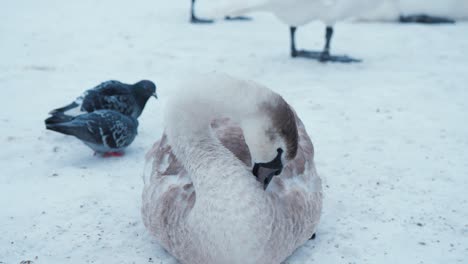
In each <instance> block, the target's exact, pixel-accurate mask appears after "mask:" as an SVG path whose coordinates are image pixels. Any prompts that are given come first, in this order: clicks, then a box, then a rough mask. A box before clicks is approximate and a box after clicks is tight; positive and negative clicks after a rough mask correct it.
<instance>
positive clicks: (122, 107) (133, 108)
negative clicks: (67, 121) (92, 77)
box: [46, 80, 158, 124]
mask: <svg viewBox="0 0 468 264" xmlns="http://www.w3.org/2000/svg"><path fill="white" fill-rule="evenodd" d="M151 96H154V97H155V98H158V97H157V95H156V85H154V83H153V82H151V81H146V80H143V81H140V82H137V83H135V84H133V85H130V84H125V83H121V82H119V81H107V82H103V83H101V84H100V85H98V86H96V87H94V88H93V89H90V90H87V91H86V92H85V93H84V94H83V95H82V96H80V97H78V98H77V99H76V100H75V101H74V102H72V103H71V104H69V105H67V106H64V107H61V108H58V109H55V110H52V111H51V112H50V113H49V114H51V115H54V116H61V117H64V116H70V117H74V116H77V115H80V114H83V113H90V112H93V111H96V110H103V109H107V110H114V111H117V112H120V113H122V114H124V115H128V116H132V117H133V118H138V117H139V116H140V115H141V112H142V111H143V109H144V108H145V105H146V102H147V101H148V99H149V98H150V97H151ZM46 124H47V121H46Z"/></svg>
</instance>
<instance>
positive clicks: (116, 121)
mask: <svg viewBox="0 0 468 264" xmlns="http://www.w3.org/2000/svg"><path fill="white" fill-rule="evenodd" d="M77 119H78V120H77V121H81V122H82V123H85V124H86V129H87V131H89V132H91V133H93V136H92V137H91V138H86V139H85V138H81V139H83V140H87V141H88V142H91V143H94V144H103V145H105V146H106V147H108V148H113V149H119V148H124V147H127V146H128V145H130V143H132V142H133V140H134V139H135V136H136V134H137V126H138V121H136V120H135V119H133V118H131V117H128V116H125V115H122V114H120V113H118V112H115V111H109V110H101V111H96V112H93V113H89V114H87V115H85V116H83V117H81V116H80V117H78V118H77ZM75 136H76V135H75ZM89 140H93V141H89Z"/></svg>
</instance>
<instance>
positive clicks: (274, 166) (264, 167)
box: [252, 148, 283, 190]
mask: <svg viewBox="0 0 468 264" xmlns="http://www.w3.org/2000/svg"><path fill="white" fill-rule="evenodd" d="M277 151H278V155H277V156H276V158H274V159H273V160H272V161H270V162H267V163H255V165H254V167H253V170H252V173H253V174H254V175H255V177H257V180H258V181H259V182H261V183H263V189H264V190H266V188H267V187H268V185H269V184H270V182H271V180H272V179H273V176H275V175H280V174H281V172H282V171H283V163H282V162H281V154H283V150H282V149H280V148H279V149H278V150H277Z"/></svg>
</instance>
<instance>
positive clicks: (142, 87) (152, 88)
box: [134, 80, 158, 103]
mask: <svg viewBox="0 0 468 264" xmlns="http://www.w3.org/2000/svg"><path fill="white" fill-rule="evenodd" d="M134 91H135V94H136V97H137V98H138V99H141V100H142V101H143V100H144V101H145V103H146V101H147V100H148V99H149V98H150V97H151V96H154V98H156V99H157V98H158V96H157V95H156V85H155V84H154V83H153V82H152V81H148V80H143V81H139V82H137V83H135V85H134Z"/></svg>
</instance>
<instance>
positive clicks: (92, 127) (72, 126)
mask: <svg viewBox="0 0 468 264" xmlns="http://www.w3.org/2000/svg"><path fill="white" fill-rule="evenodd" d="M46 128H47V129H49V130H53V131H56V132H59V133H62V134H65V135H70V136H75V137H77V138H79V139H81V140H83V141H86V142H90V143H93V144H102V137H101V136H100V130H99V124H98V123H97V122H96V121H95V120H83V119H74V120H72V121H70V122H63V123H56V124H47V125H46Z"/></svg>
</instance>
